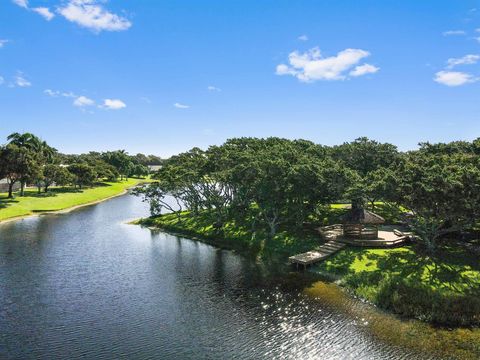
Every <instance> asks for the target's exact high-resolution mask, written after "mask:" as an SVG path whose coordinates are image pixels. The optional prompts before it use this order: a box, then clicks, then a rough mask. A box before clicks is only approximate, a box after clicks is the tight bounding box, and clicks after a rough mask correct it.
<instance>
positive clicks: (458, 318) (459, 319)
mask: <svg viewBox="0 0 480 360" xmlns="http://www.w3.org/2000/svg"><path fill="white" fill-rule="evenodd" d="M375 302H376V303H377V305H378V306H380V307H382V308H384V309H387V310H391V311H393V312H395V313H397V314H399V315H402V316H405V317H415V318H418V319H421V320H425V321H429V322H432V323H434V324H438V325H443V326H478V325H480V298H479V297H478V295H476V294H466V295H459V294H454V293H450V292H445V291H438V290H434V289H431V288H429V287H427V286H422V285H418V284H412V283H409V282H408V281H407V280H404V279H399V278H392V277H386V278H384V279H383V280H382V281H380V283H379V288H378V293H377V297H376V301H375Z"/></svg>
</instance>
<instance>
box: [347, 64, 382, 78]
mask: <svg viewBox="0 0 480 360" xmlns="http://www.w3.org/2000/svg"><path fill="white" fill-rule="evenodd" d="M378 70H380V68H379V67H377V66H374V65H370V64H363V65H358V66H355V69H353V70H352V71H350V76H362V75H365V74H374V73H376V72H377V71H378Z"/></svg>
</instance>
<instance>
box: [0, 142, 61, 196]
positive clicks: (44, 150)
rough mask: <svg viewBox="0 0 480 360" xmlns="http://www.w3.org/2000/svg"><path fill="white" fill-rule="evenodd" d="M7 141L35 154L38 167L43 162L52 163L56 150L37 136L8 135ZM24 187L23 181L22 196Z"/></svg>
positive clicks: (22, 182)
mask: <svg viewBox="0 0 480 360" xmlns="http://www.w3.org/2000/svg"><path fill="white" fill-rule="evenodd" d="M7 140H9V144H12V145H16V146H18V147H19V148H23V149H26V150H29V151H31V152H33V153H35V154H37V156H36V158H37V162H38V163H39V164H40V165H41V164H44V163H45V162H52V160H53V157H54V156H55V153H56V152H57V150H56V149H54V148H52V147H51V146H49V145H48V144H47V142H46V141H43V140H41V139H40V138H39V137H38V136H36V135H34V134H32V133H28V132H26V133H23V134H20V133H18V132H15V133H13V134H10V135H9V136H8V137H7ZM25 185H26V184H25V180H22V181H21V189H20V194H21V195H22V196H23V192H24V188H25Z"/></svg>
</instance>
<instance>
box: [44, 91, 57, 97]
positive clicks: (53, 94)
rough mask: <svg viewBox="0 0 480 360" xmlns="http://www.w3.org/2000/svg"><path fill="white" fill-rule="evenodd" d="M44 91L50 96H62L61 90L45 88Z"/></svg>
mask: <svg viewBox="0 0 480 360" xmlns="http://www.w3.org/2000/svg"><path fill="white" fill-rule="evenodd" d="M43 93H44V94H47V95H48V96H51V97H57V96H60V92H59V91H55V90H51V89H45V90H43Z"/></svg>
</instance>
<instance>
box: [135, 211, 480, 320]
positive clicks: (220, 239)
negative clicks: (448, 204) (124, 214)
mask: <svg viewBox="0 0 480 360" xmlns="http://www.w3.org/2000/svg"><path fill="white" fill-rule="evenodd" d="M140 223H141V224H143V225H146V226H154V227H158V228H161V229H164V230H166V231H169V232H174V233H178V234H183V235H186V236H189V237H194V238H199V239H201V240H202V241H205V242H207V243H210V244H213V245H216V246H219V247H222V248H227V249H233V250H238V251H241V252H243V253H247V254H252V255H254V256H256V257H257V258H259V259H265V258H268V259H269V260H272V259H274V260H278V261H280V262H284V263H285V262H286V260H287V257H288V256H290V255H293V254H297V253H301V252H305V251H309V250H313V249H315V248H316V247H318V246H319V245H321V243H322V241H321V239H320V238H319V236H318V234H315V233H313V232H308V231H305V230H298V231H291V230H290V231H289V230H288V229H280V231H279V232H278V233H277V235H276V236H275V237H274V238H273V239H268V237H267V236H266V234H265V233H256V234H255V235H253V236H252V234H251V232H250V231H249V229H247V228H242V227H240V226H235V224H234V223H228V224H227V225H226V226H225V229H224V230H223V231H219V230H218V229H215V228H214V227H213V224H212V221H211V218H210V217H209V216H208V213H204V214H202V215H200V216H196V217H193V216H190V214H189V213H188V212H183V213H182V214H181V215H180V217H178V216H176V215H174V214H166V215H162V216H159V217H153V218H148V219H143V220H141V221H140ZM312 271H314V272H317V273H319V274H321V275H323V276H328V277H329V278H331V279H335V280H338V283H339V284H340V285H342V286H344V287H346V288H347V289H348V290H349V291H350V292H352V293H353V294H354V295H355V296H358V297H360V298H362V299H365V300H367V301H369V302H371V303H373V304H375V305H377V306H379V307H381V308H383V309H387V310H389V311H392V312H394V313H397V314H399V315H402V316H404V317H408V318H417V319H420V320H424V321H427V322H431V323H436V324H441V325H446V326H471V325H475V326H478V325H480V296H479V295H480V262H479V259H478V256H477V255H474V254H472V253H470V252H467V251H466V250H463V249H462V248H461V247H459V246H456V247H451V248H449V247H444V248H442V249H439V251H438V252H437V253H436V254H435V255H426V254H422V252H421V251H419V250H418V249H415V248H414V247H413V246H410V247H403V248H397V249H364V248H352V247H350V248H347V249H344V250H342V251H340V252H339V253H337V254H335V255H334V256H332V257H331V258H329V259H327V260H326V261H324V262H322V263H320V264H319V265H318V266H316V267H314V268H312Z"/></svg>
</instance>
